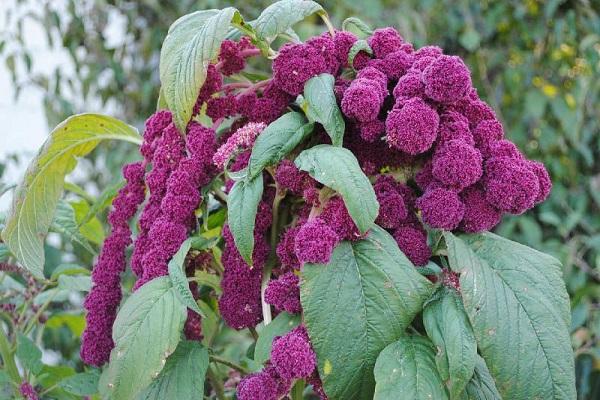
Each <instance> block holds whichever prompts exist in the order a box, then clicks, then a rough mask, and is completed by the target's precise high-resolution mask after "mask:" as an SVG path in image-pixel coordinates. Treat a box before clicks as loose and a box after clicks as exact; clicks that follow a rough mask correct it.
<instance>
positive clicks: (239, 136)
mask: <svg viewBox="0 0 600 400" xmlns="http://www.w3.org/2000/svg"><path fill="white" fill-rule="evenodd" d="M266 126H267V125H266V124H264V123H262V122H258V123H257V122H249V123H247V124H246V125H244V126H242V127H241V128H239V129H238V130H236V131H235V132H234V133H233V135H231V136H230V137H229V138H228V139H227V142H225V143H224V144H223V145H221V147H219V148H218V149H217V151H216V153H215V154H214V156H213V162H214V164H215V165H216V166H217V167H219V168H224V167H225V165H226V164H227V162H228V161H229V160H230V159H231V158H232V157H233V156H234V155H235V153H236V152H238V151H239V150H241V149H246V148H249V147H251V146H252V144H254V141H255V140H256V138H257V137H258V135H259V134H260V133H261V132H262V131H263V130H264V129H265V128H266Z"/></svg>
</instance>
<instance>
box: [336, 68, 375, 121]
mask: <svg viewBox="0 0 600 400" xmlns="http://www.w3.org/2000/svg"><path fill="white" fill-rule="evenodd" d="M382 90H383V89H382V86H381V83H380V82H378V81H376V80H373V79H367V78H361V79H356V80H354V81H352V83H351V84H350V86H349V87H348V89H346V91H345V92H344V97H343V99H342V111H343V113H344V115H346V116H347V117H348V118H353V119H356V120H357V121H360V122H369V121H373V120H375V119H376V118H377V115H378V114H379V110H380V109H381V106H382V105H383V100H384V96H383V95H382Z"/></svg>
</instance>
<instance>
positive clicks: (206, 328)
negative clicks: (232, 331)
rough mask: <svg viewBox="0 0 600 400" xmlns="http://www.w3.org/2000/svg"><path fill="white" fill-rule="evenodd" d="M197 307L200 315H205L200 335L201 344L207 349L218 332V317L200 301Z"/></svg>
mask: <svg viewBox="0 0 600 400" xmlns="http://www.w3.org/2000/svg"><path fill="white" fill-rule="evenodd" d="M198 307H200V309H201V310H202V313H203V314H204V315H206V317H204V318H202V321H201V324H202V335H203V336H204V338H203V339H202V344H203V345H205V346H207V347H209V346H210V344H211V343H212V342H213V339H214V337H215V335H216V334H217V333H218V330H219V323H220V320H219V316H218V315H217V314H216V313H215V312H214V311H213V309H212V308H210V306H209V305H208V304H206V303H205V302H203V301H202V300H198Z"/></svg>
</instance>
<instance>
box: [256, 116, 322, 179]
mask: <svg viewBox="0 0 600 400" xmlns="http://www.w3.org/2000/svg"><path fill="white" fill-rule="evenodd" d="M312 130H313V124H312V123H307V122H306V118H305V117H304V115H302V114H301V113H299V112H290V113H287V114H284V115H282V116H281V117H279V118H278V119H276V120H275V121H273V122H272V123H271V124H269V126H267V127H266V128H265V130H264V131H262V132H261V134H260V135H259V136H258V138H256V142H255V143H254V146H253V147H252V154H251V155H250V161H249V162H248V176H249V177H250V178H254V177H255V176H257V175H258V174H260V173H261V172H262V171H263V169H264V168H265V167H266V166H269V165H273V164H277V163H278V162H279V161H281V160H282V159H283V158H284V157H285V156H286V155H287V154H288V153H289V152H291V151H292V150H294V148H295V147H296V146H298V145H299V144H300V143H301V142H302V141H303V140H304V139H306V138H307V137H308V135H310V134H311V133H312Z"/></svg>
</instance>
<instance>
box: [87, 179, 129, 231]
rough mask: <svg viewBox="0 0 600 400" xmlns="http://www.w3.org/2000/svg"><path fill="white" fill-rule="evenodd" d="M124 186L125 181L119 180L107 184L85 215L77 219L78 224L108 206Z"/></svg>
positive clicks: (90, 218)
mask: <svg viewBox="0 0 600 400" xmlns="http://www.w3.org/2000/svg"><path fill="white" fill-rule="evenodd" d="M123 186H125V181H124V180H120V181H118V182H115V183H113V184H112V185H109V186H108V187H107V188H106V189H104V190H103V191H102V193H101V194H100V196H98V198H97V199H96V201H94V203H93V204H92V205H91V207H90V208H89V209H88V210H87V212H86V214H85V216H84V217H83V218H82V219H81V220H80V221H79V225H83V224H86V223H88V222H89V221H91V220H92V218H94V217H95V216H96V215H97V214H98V213H99V212H100V211H102V210H104V209H105V208H107V207H109V206H110V205H111V203H112V201H113V199H114V198H115V196H116V195H117V193H118V192H119V190H120V189H121V188H122V187H123Z"/></svg>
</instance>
